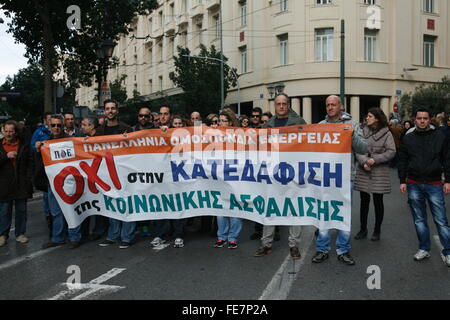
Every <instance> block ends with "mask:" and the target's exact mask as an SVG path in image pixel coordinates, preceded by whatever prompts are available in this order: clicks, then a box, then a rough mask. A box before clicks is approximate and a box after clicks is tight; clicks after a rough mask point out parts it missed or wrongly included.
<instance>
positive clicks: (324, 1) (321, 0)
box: [316, 0, 332, 4]
mask: <svg viewBox="0 0 450 320" xmlns="http://www.w3.org/2000/svg"><path fill="white" fill-rule="evenodd" d="M316 3H317V4H331V3H332V1H331V0H316Z"/></svg>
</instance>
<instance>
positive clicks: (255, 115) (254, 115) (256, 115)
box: [252, 114, 261, 118]
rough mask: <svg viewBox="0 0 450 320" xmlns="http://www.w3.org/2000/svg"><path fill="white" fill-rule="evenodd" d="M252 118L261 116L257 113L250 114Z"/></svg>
mask: <svg viewBox="0 0 450 320" xmlns="http://www.w3.org/2000/svg"><path fill="white" fill-rule="evenodd" d="M252 118H261V116H260V115H258V114H252Z"/></svg>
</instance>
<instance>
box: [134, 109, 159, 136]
mask: <svg viewBox="0 0 450 320" xmlns="http://www.w3.org/2000/svg"><path fill="white" fill-rule="evenodd" d="M154 128H155V125H154V124H153V116H152V112H151V111H150V109H149V108H147V107H142V108H140V109H139V113H138V123H137V124H136V125H135V126H134V127H133V131H139V130H145V129H154Z"/></svg>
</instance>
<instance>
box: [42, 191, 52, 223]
mask: <svg viewBox="0 0 450 320" xmlns="http://www.w3.org/2000/svg"><path fill="white" fill-rule="evenodd" d="M42 194H43V198H42V201H43V204H44V214H45V216H46V217H49V216H50V205H49V204H48V192H42Z"/></svg>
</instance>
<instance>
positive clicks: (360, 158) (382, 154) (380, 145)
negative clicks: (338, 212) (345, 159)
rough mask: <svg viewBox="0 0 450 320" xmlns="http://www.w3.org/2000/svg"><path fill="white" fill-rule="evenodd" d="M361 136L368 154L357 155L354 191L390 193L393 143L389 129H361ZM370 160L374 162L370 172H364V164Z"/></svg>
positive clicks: (394, 149) (366, 127) (393, 152)
mask: <svg viewBox="0 0 450 320" xmlns="http://www.w3.org/2000/svg"><path fill="white" fill-rule="evenodd" d="M363 136H364V138H365V139H366V140H367V144H368V152H367V153H365V154H357V155H356V160H357V162H358V166H357V168H356V177H355V190H358V191H363V192H366V193H378V194H386V193H390V192H391V178H390V174H389V161H390V160H391V159H392V158H394V156H395V152H396V148H395V141H394V137H393V136H392V133H391V132H390V131H389V128H388V127H386V128H382V129H380V130H378V131H375V130H373V129H371V128H370V127H368V126H365V127H364V128H363ZM370 158H372V159H374V160H375V164H374V165H373V166H372V170H371V171H366V170H364V164H365V163H366V161H367V160H369V159H370Z"/></svg>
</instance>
